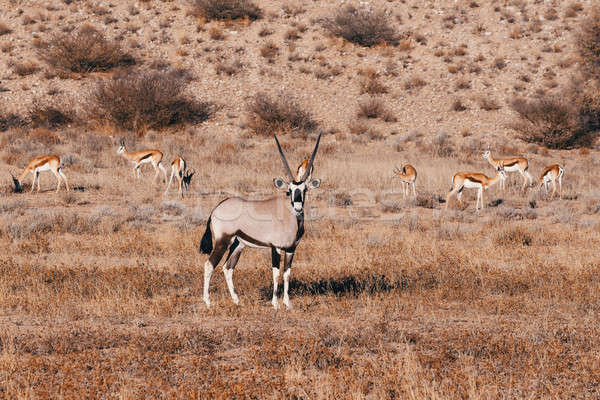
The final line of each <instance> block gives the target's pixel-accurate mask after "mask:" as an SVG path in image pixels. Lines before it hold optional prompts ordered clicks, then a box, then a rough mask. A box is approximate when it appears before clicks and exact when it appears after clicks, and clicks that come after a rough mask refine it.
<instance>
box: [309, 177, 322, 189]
mask: <svg viewBox="0 0 600 400" xmlns="http://www.w3.org/2000/svg"><path fill="white" fill-rule="evenodd" d="M319 186H321V180H320V179H317V178H315V179H311V180H310V182H309V183H308V188H309V189H316V188H318V187H319Z"/></svg>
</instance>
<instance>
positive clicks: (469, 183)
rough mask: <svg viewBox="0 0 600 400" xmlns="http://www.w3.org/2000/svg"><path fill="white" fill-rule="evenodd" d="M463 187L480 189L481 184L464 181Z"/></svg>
mask: <svg viewBox="0 0 600 400" xmlns="http://www.w3.org/2000/svg"><path fill="white" fill-rule="evenodd" d="M464 187H466V188H469V189H479V188H480V187H481V183H479V182H473V181H470V180H468V179H465V183H464Z"/></svg>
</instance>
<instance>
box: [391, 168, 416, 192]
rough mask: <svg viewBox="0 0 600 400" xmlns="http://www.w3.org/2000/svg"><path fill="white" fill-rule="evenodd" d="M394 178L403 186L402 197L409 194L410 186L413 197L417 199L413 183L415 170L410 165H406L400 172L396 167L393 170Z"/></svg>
mask: <svg viewBox="0 0 600 400" xmlns="http://www.w3.org/2000/svg"><path fill="white" fill-rule="evenodd" d="M394 176H395V177H396V178H398V179H400V182H402V183H403V184H404V185H402V187H403V189H404V196H406V192H407V191H408V192H410V189H409V186H412V192H413V196H415V197H417V192H416V190H415V181H416V180H417V170H416V169H415V167H413V166H412V165H410V164H406V165H405V166H403V167H402V171H400V169H399V168H398V167H396V168H394Z"/></svg>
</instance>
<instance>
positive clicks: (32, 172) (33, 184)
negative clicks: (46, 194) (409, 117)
mask: <svg viewBox="0 0 600 400" xmlns="http://www.w3.org/2000/svg"><path fill="white" fill-rule="evenodd" d="M31 175H33V181H31V192H33V188H34V187H35V177H36V175H37V172H36V171H31Z"/></svg>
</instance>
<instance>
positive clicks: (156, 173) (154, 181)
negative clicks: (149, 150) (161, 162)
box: [152, 163, 159, 185]
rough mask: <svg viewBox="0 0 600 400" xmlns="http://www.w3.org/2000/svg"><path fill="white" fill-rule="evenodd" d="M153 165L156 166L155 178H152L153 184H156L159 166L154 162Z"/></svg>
mask: <svg viewBox="0 0 600 400" xmlns="http://www.w3.org/2000/svg"><path fill="white" fill-rule="evenodd" d="M152 166H153V167H154V179H152V184H153V185H154V184H155V183H156V178H158V174H159V171H158V166H157V165H156V164H155V163H152Z"/></svg>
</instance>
